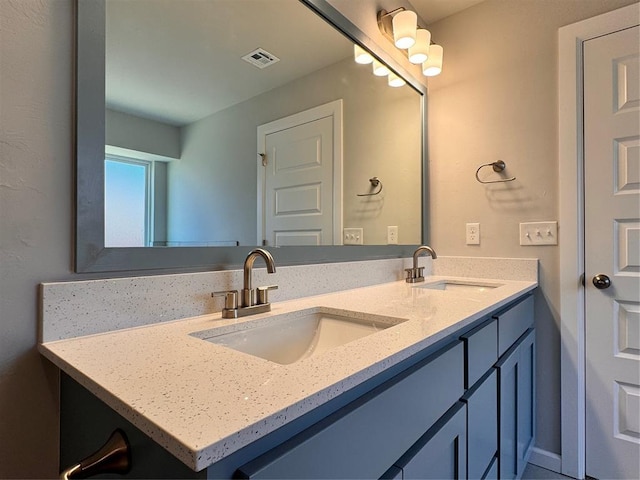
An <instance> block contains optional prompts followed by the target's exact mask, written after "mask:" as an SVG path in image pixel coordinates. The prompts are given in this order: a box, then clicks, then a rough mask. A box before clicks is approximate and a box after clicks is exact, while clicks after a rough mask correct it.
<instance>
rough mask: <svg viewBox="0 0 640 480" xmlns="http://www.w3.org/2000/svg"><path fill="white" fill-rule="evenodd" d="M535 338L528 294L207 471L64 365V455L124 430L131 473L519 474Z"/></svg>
mask: <svg viewBox="0 0 640 480" xmlns="http://www.w3.org/2000/svg"><path fill="white" fill-rule="evenodd" d="M509 342H511V343H509ZM507 344H508V345H507ZM534 347H535V332H534V330H533V297H532V296H531V295H526V296H523V297H521V298H520V299H517V300H515V301H514V302H512V303H511V304H510V305H507V306H506V307H504V308H502V309H501V310H500V311H497V312H496V313H495V314H491V313H489V314H488V315H487V316H486V317H484V318H483V319H479V320H477V321H476V322H474V324H472V325H469V326H468V327H466V328H464V329H461V330H460V331H458V332H454V333H451V334H450V335H449V336H448V337H446V338H443V339H441V340H440V341H438V342H437V343H435V344H432V345H430V346H428V347H426V348H425V349H424V350H422V351H420V352H417V353H416V354H415V355H413V356H411V357H409V358H406V359H404V360H402V361H400V362H399V363H397V364H395V365H393V366H391V367H389V368H387V369H385V370H384V371H383V372H381V373H379V374H378V375H376V376H374V377H372V378H369V379H368V380H366V381H365V382H363V383H362V384H360V385H357V386H356V387H354V388H353V389H351V390H347V391H345V392H344V393H342V394H341V395H338V396H337V397H334V398H332V399H331V400H329V401H328V402H326V403H324V404H322V405H319V406H318V407H317V408H315V409H313V410H311V411H309V412H307V413H306V414H305V415H303V416H302V417H300V418H297V419H295V420H293V421H291V422H289V423H286V424H285V425H283V426H281V427H280V428H279V429H276V430H274V431H272V432H270V433H267V434H266V435H265V436H263V437H261V438H259V439H258V440H256V441H255V442H252V443H250V444H249V445H246V446H244V447H243V448H241V449H239V450H237V451H234V452H233V453H231V454H229V455H228V456H226V457H224V458H222V459H221V460H219V461H218V462H216V463H214V464H212V465H210V466H209V467H208V468H206V469H204V470H202V471H200V472H194V471H192V470H190V469H189V468H188V467H187V466H186V465H185V464H183V463H181V462H180V461H179V460H178V459H177V458H176V457H173V456H172V455H171V454H170V453H168V452H167V451H166V450H164V449H163V448H162V447H161V446H160V445H158V444H157V443H156V442H154V441H153V440H152V439H151V438H149V437H148V436H147V435H146V434H144V433H143V432H141V431H140V430H139V429H138V428H136V427H135V426H134V425H132V424H131V423H130V422H128V421H126V420H125V419H124V418H122V417H121V416H120V415H119V414H118V413H116V412H115V411H114V410H112V409H111V408H110V407H109V406H107V405H106V404H105V403H104V402H102V401H101V400H99V399H98V398H97V397H95V396H94V395H93V394H91V393H90V392H89V391H87V390H86V389H85V388H84V387H82V386H81V385H80V384H78V383H77V382H75V381H74V380H72V379H71V378H70V377H68V376H66V375H62V382H61V393H62V396H61V462H62V465H64V466H67V465H70V464H72V463H73V462H75V461H77V460H78V459H80V458H84V456H86V455H87V454H88V453H91V451H92V450H93V449H94V448H95V446H99V445H100V444H101V442H104V439H105V438H107V437H108V435H109V434H110V433H111V432H112V431H113V429H115V428H122V429H123V430H124V431H125V432H126V433H127V435H128V436H129V439H130V440H131V442H132V446H133V453H132V454H133V463H134V468H133V470H132V471H131V472H130V473H129V474H127V475H126V478H212V479H213V478H215V479H224V478H251V479H269V478H278V479H285V478H307V479H308V478H323V479H329V478H341V479H350V478H369V479H375V478H385V479H388V478H392V479H411V478H420V479H427V478H438V479H457V478H469V479H483V480H484V479H497V478H501V479H517V478H519V477H520V476H521V475H522V472H523V470H524V467H525V465H526V461H527V458H528V455H529V452H530V449H531V447H532V445H533V441H534V437H535V435H534V434H535V431H534V417H533V409H534V398H535V388H534V378H535V376H534V375H535V372H534Z"/></svg>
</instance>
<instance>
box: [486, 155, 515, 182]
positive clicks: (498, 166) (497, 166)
mask: <svg viewBox="0 0 640 480" xmlns="http://www.w3.org/2000/svg"><path fill="white" fill-rule="evenodd" d="M484 167H493V171H494V172H502V171H503V170H504V169H505V168H507V164H506V163H504V162H503V161H502V160H498V161H497V162H492V163H485V164H484V165H480V166H479V167H478V169H477V170H476V180H478V181H479V182H480V183H504V182H512V181H514V180H515V179H516V177H511V178H503V179H501V180H489V181H485V180H480V177H479V176H478V174H479V173H480V170H481V169H482V168H484Z"/></svg>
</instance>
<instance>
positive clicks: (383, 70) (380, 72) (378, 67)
mask: <svg viewBox="0 0 640 480" xmlns="http://www.w3.org/2000/svg"><path fill="white" fill-rule="evenodd" d="M389 73H391V71H390V70H389V67H387V66H386V65H385V64H384V63H382V62H380V61H378V60H376V59H374V60H373V74H374V75H375V76H376V77H385V76H387V75H389Z"/></svg>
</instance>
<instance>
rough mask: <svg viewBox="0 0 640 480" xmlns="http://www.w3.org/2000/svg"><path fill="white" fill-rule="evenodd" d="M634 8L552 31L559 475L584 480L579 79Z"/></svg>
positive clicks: (638, 13) (637, 9)
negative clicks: (590, 48) (591, 43)
mask: <svg viewBox="0 0 640 480" xmlns="http://www.w3.org/2000/svg"><path fill="white" fill-rule="evenodd" d="M639 19H640V4H638V3H635V4H633V5H629V6H627V7H623V8H620V9H618V10H614V11H612V12H608V13H605V14H603V15H599V16H597V17H594V18H590V19H587V20H584V21H582V22H578V23H574V24H572V25H567V26H566V27H562V28H560V29H559V31H558V134H559V135H558V139H559V142H558V159H559V185H561V186H562V187H561V188H560V192H559V200H560V205H559V220H560V225H562V235H561V236H560V319H561V321H560V335H561V346H560V365H561V368H560V370H561V372H560V375H561V387H560V393H561V405H560V409H561V432H562V433H561V448H562V473H563V474H564V475H568V476H570V477H574V478H578V479H583V478H584V477H585V402H586V390H585V364H586V356H585V355H586V354H585V326H584V322H585V310H584V289H583V288H582V286H581V284H580V276H581V275H582V274H583V273H584V211H583V208H584V201H583V198H584V191H583V167H584V152H583V140H584V138H583V98H584V95H583V78H582V70H583V68H582V67H583V65H582V52H583V44H584V42H585V41H587V40H590V39H592V38H595V37H599V36H602V35H606V34H609V33H613V32H616V31H618V30H622V29H625V28H630V27H633V26H635V25H638V23H639Z"/></svg>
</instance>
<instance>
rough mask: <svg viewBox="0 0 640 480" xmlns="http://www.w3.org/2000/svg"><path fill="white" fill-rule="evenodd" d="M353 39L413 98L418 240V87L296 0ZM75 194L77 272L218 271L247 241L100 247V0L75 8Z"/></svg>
mask: <svg viewBox="0 0 640 480" xmlns="http://www.w3.org/2000/svg"><path fill="white" fill-rule="evenodd" d="M299 1H300V2H301V3H302V4H304V5H305V6H307V7H308V8H310V9H311V10H313V11H314V12H315V13H316V14H318V15H319V16H320V17H321V19H323V20H324V21H327V22H328V23H329V24H330V25H332V26H333V27H334V28H336V29H337V30H338V31H339V32H340V33H342V34H343V35H345V36H346V37H348V38H349V39H350V40H351V41H353V42H354V43H358V44H359V45H361V46H363V47H364V48H366V49H367V50H369V51H370V52H372V53H373V55H374V56H375V57H376V58H378V59H379V60H381V61H383V62H384V63H386V64H387V65H389V66H390V67H391V69H392V70H393V71H395V72H396V73H397V74H399V75H400V76H401V77H403V78H404V79H405V80H406V81H407V84H408V85H410V87H412V88H413V89H414V90H416V92H417V93H418V94H419V95H420V103H421V112H420V113H421V120H422V128H421V143H422V145H421V147H422V148H421V152H422V158H421V160H422V192H421V199H420V201H421V211H422V229H421V232H422V242H423V243H427V241H428V228H427V226H428V210H427V200H426V199H427V186H428V175H427V172H428V170H427V148H426V102H427V90H426V87H425V86H424V85H423V84H422V83H420V82H419V81H418V80H417V79H415V78H414V77H413V76H412V75H411V74H410V72H408V71H407V70H406V69H405V68H403V67H402V65H400V64H399V63H398V62H396V61H395V60H394V59H393V58H392V57H391V56H390V55H388V54H387V53H386V52H384V51H383V50H381V49H379V48H378V47H377V46H376V45H375V44H374V43H373V41H372V40H371V39H370V38H368V37H367V35H365V34H364V33H363V32H362V31H361V30H359V29H358V28H357V27H356V26H355V25H354V24H353V23H351V22H350V21H349V20H348V19H347V18H346V17H344V16H343V15H342V14H341V13H340V12H339V11H338V10H336V9H335V8H334V7H332V6H331V5H330V4H329V3H328V2H327V1H326V0H299ZM76 13H77V15H76V21H77V25H76V56H77V58H76V131H75V134H76V170H75V175H76V178H75V182H76V199H75V210H76V211H75V214H76V215H75V218H76V223H75V240H76V243H75V265H74V269H75V271H76V272H77V273H88V272H119V271H121V272H130V271H153V270H172V271H177V270H185V269H188V270H225V269H233V268H237V267H238V266H240V265H242V263H243V261H244V258H245V256H246V254H247V252H248V251H249V250H250V249H251V248H252V247H251V246H241V247H119V248H110V247H105V239H104V232H105V226H104V155H105V152H104V146H105V103H104V98H105V18H106V11H105V0H77V5H76ZM416 247H417V245H358V246H313V247H309V246H287V247H276V248H272V247H266V248H267V249H269V250H271V251H272V253H273V255H274V257H275V258H276V261H277V263H278V265H302V264H311V263H327V262H344V261H360V260H372V259H384V258H400V257H407V256H410V255H411V254H412V253H413V251H414V250H415V248H416Z"/></svg>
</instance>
